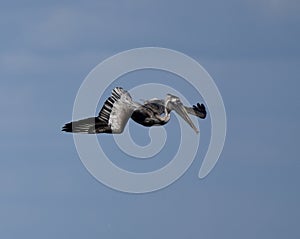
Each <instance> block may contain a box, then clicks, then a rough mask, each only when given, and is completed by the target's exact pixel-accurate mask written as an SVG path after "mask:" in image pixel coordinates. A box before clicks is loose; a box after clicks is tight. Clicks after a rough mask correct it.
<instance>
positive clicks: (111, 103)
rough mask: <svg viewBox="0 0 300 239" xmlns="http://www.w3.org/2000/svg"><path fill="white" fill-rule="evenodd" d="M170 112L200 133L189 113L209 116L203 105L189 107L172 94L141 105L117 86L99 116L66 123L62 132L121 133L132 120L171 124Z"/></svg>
mask: <svg viewBox="0 0 300 239" xmlns="http://www.w3.org/2000/svg"><path fill="white" fill-rule="evenodd" d="M171 111H175V112H176V113H177V114H179V115H180V116H181V117H182V118H183V119H184V120H185V121H186V122H187V123H188V124H189V125H190V126H191V127H192V128H193V129H194V130H195V132H197V133H198V129H197V128H196V127H195V125H194V124H193V122H192V120H191V119H190V117H189V116H188V114H192V115H194V116H197V117H199V118H202V119H204V118H205V117H206V110H205V106H204V105H203V104H199V103H198V104H197V105H194V106H193V107H187V106H184V105H183V104H182V102H181V101H180V99H179V98H178V97H177V96H174V95H171V94H167V96H166V98H165V99H157V98H154V99H150V100H146V101H145V102H144V104H140V103H137V102H134V101H133V100H132V98H131V96H130V94H129V93H128V92H127V91H126V90H124V89H123V88H121V87H116V88H115V89H114V90H113V91H112V94H111V96H110V97H109V98H108V99H107V100H106V101H105V103H104V105H103V107H102V109H101V110H100V112H99V115H98V116H97V117H91V118H87V119H83V120H78V121H74V122H70V123H67V124H65V125H64V127H63V128H62V131H65V132H72V133H87V134H97V133H111V134H120V133H122V132H123V130H124V128H125V126H126V124H127V122H128V120H129V119H130V118H131V119H132V120H134V121H135V122H137V123H138V124H141V125H144V126H146V127H151V126H155V125H164V124H166V123H167V122H169V120H170V112H171Z"/></svg>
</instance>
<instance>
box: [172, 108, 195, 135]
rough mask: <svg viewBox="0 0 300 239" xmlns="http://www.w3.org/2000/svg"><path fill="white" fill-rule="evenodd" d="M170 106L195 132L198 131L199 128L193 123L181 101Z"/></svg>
mask: <svg viewBox="0 0 300 239" xmlns="http://www.w3.org/2000/svg"><path fill="white" fill-rule="evenodd" d="M172 108H173V109H174V110H175V112H176V113H177V114H179V115H180V117H181V118H183V119H184V120H185V121H186V122H187V123H188V124H189V125H190V126H191V127H192V129H193V130H195V132H196V133H197V134H198V133H199V130H198V129H197V127H196V126H195V125H194V123H193V121H192V120H191V118H190V117H189V115H188V112H187V111H186V109H185V108H184V105H183V104H182V103H180V104H173V107H172Z"/></svg>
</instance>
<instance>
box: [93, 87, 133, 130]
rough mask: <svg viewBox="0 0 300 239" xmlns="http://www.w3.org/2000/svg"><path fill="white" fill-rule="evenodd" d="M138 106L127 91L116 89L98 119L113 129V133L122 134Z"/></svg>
mask: <svg viewBox="0 0 300 239" xmlns="http://www.w3.org/2000/svg"><path fill="white" fill-rule="evenodd" d="M136 105H137V104H136V103H135V102H133V101H132V98H131V96H130V94H129V93H128V92H127V91H126V90H124V89H123V88H121V87H116V88H114V89H113V91H112V93H111V96H110V97H109V98H108V99H107V100H106V101H105V103H104V105H103V107H102V109H101V110H100V112H99V115H98V118H99V119H100V120H101V121H103V122H105V123H106V124H107V125H108V126H109V127H110V128H111V130H112V133H122V132H123V130H124V128H125V126H126V124H127V121H128V120H129V118H130V117H131V115H132V112H133V110H134V109H135V107H136Z"/></svg>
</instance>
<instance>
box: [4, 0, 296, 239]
mask: <svg viewBox="0 0 300 239" xmlns="http://www.w3.org/2000/svg"><path fill="white" fill-rule="evenodd" d="M299 11H300V3H299V2H298V1H296V0H286V1H280V0H261V1H258V0H254V1H253V0H252V1H250V0H249V1H237V0H236V1H235V0H229V1H209V2H208V1H185V2H182V1H164V2H162V1H122V2H117V1H89V2H86V1H77V3H73V2H72V1H51V2H50V1H49V2H48V3H47V2H42V1H26V2H25V1H12V2H9V3H8V2H7V3H5V2H2V3H1V8H0V12H1V14H0V19H1V21H0V22H1V25H0V29H1V46H0V52H1V54H0V69H1V71H0V74H1V81H0V82H1V83H0V84H1V87H0V107H1V112H2V114H1V125H0V130H1V138H0V143H1V144H0V145H1V158H0V237H1V238H20V237H22V238H54V237H55V238H73V239H77V238H99V237H103V238H121V237H122V238H141V237H142V238H146V239H147V238H162V237H164V238H184V237H185V238H245V239H247V238H264V239H265V238H273V239H276V238H291V239H293V238H295V239H296V238H299V237H300V231H299V221H300V205H299V202H300V192H299V182H300V174H299V170H300V162H299V158H298V144H299V143H298V142H299V140H298V137H299V136H298V134H299V125H298V123H299V122H298V121H299V120H298V119H299V116H300V115H299V111H298V109H299V103H300V99H299V93H298V89H299V86H300V85H299V79H298V78H299V75H300V67H299V66H300V47H299V42H300V29H299V25H300V15H299ZM144 46H158V47H166V48H171V49H174V50H177V51H181V52H183V53H185V54H187V55H189V56H191V57H193V58H195V59H196V60H197V61H199V63H200V64H201V65H202V66H204V67H205V69H206V70H207V71H208V72H209V73H210V74H211V76H212V77H213V78H214V80H215V82H216V84H217V85H218V87H219V90H220V92H221V94H222V96H223V100H224V103H225V107H226V112H227V118H228V134H227V140H226V143H225V148H224V151H223V153H222V155H221V158H220V160H219V162H218V164H217V166H216V167H215V168H214V170H213V171H212V172H211V174H209V176H208V177H206V178H205V179H204V180H198V178H197V173H198V170H199V167H200V165H201V158H203V155H204V153H205V152H204V151H205V147H207V143H208V142H207V139H206V140H205V137H206V136H207V137H209V128H210V125H209V122H208V121H201V122H200V127H201V130H202V131H203V132H204V133H203V134H202V135H201V136H202V138H203V148H201V150H199V152H198V155H199V158H198V159H196V160H195V161H194V163H193V164H192V166H191V167H190V168H189V170H188V171H187V172H186V174H185V175H184V176H183V177H182V178H180V179H179V180H178V181H176V182H175V183H174V184H172V185H171V186H169V187H167V188H166V189H163V190H160V191H157V192H155V193H149V194H143V195H131V194H126V193H120V192H117V191H114V190H112V189H110V188H107V187H105V186H103V185H102V184H100V183H99V182H97V181H96V180H95V179H94V178H93V177H92V176H91V175H90V174H89V173H88V172H87V170H86V169H85V168H84V166H83V165H82V163H81V161H80V159H79V157H78V155H77V152H76V149H75V146H74V143H73V139H72V136H71V135H67V134H63V133H61V132H60V128H61V126H62V125H63V124H64V123H65V122H68V121H69V120H70V119H71V116H72V108H73V102H74V99H75V96H76V93H77V90H78V88H79V87H80V85H81V83H82V81H83V79H84V78H85V77H86V75H87V74H88V73H89V71H90V70H91V69H92V68H93V67H94V66H96V65H97V64H98V63H100V62H101V61H102V60H104V59H106V58H107V57H109V56H111V55H113V54H116V53H118V52H120V51H123V50H128V49H131V48H135V47H144ZM130 77H131V79H132V80H131V81H129V82H130V83H125V80H124V79H125V78H126V77H124V79H120V83H124V84H125V86H126V84H128V85H127V86H130V84H131V85H134V84H135V83H136V82H138V80H137V79H138V78H139V77H143V79H144V82H147V81H150V82H152V81H157V82H165V81H166V80H167V79H168V78H171V77H172V76H170V75H167V74H165V73H161V72H160V73H159V72H151V71H148V72H147V71H145V72H144V73H136V74H132V76H127V78H130ZM154 78H155V80H154ZM126 82H128V81H126ZM176 86H180V87H181V86H182V87H181V88H182V90H183V91H188V90H189V89H188V86H185V85H184V84H183V83H182V82H178V83H176V85H175V86H174V87H176ZM189 97H190V98H189V99H190V100H191V101H196V102H197V101H199V99H200V100H201V98H200V96H198V95H197V94H194V93H193V94H191V95H190V96H189ZM104 98H105V97H104ZM176 122H177V121H176V119H174V120H173V121H172V122H170V125H167V126H166V129H168V127H173V126H174V127H176V124H177V123H176ZM130 127H131V126H130ZM132 127H135V126H134V125H133V126H132ZM139 129H140V133H139V134H138V135H135V136H134V137H138V139H140V140H141V141H142V143H147V130H146V129H142V128H140V127H139ZM101 137H102V136H100V137H99V139H100V140H101V139H102V140H103V141H104V142H106V141H107V142H110V140H111V139H110V136H103V137H102V138H101ZM145 138H146V140H145ZM174 138H175V137H174ZM202 138H201V140H202ZM201 142H202V141H201ZM169 144H170V145H173V144H174V145H176V142H175V141H174V143H173V142H172V141H171V142H170V143H169ZM173 150H174V149H170V152H171V151H172V152H173ZM167 152H168V151H167ZM120 155H121V156H122V153H120ZM126 159H128V160H126ZM126 159H125V160H124V161H121V160H119V161H120V162H116V163H119V164H120V165H121V166H122V167H125V168H126V167H129V168H131V167H135V166H136V164H140V162H138V161H137V160H136V159H132V161H130V158H126ZM126 162H129V163H128V164H126ZM156 163H157V164H156ZM159 166H161V162H160V161H159V160H156V162H151V161H148V162H146V163H145V165H142V166H139V165H138V166H137V167H138V168H143V169H144V168H147V167H150V168H151V167H159Z"/></svg>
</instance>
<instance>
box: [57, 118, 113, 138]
mask: <svg viewBox="0 0 300 239" xmlns="http://www.w3.org/2000/svg"><path fill="white" fill-rule="evenodd" d="M62 131H65V132H70V133H84V134H99V133H111V129H110V127H109V126H108V125H107V124H106V123H105V122H103V121H102V120H100V119H99V118H98V117H91V118H87V119H82V120H78V121H74V122H70V123H67V124H65V125H64V126H63V128H62Z"/></svg>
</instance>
